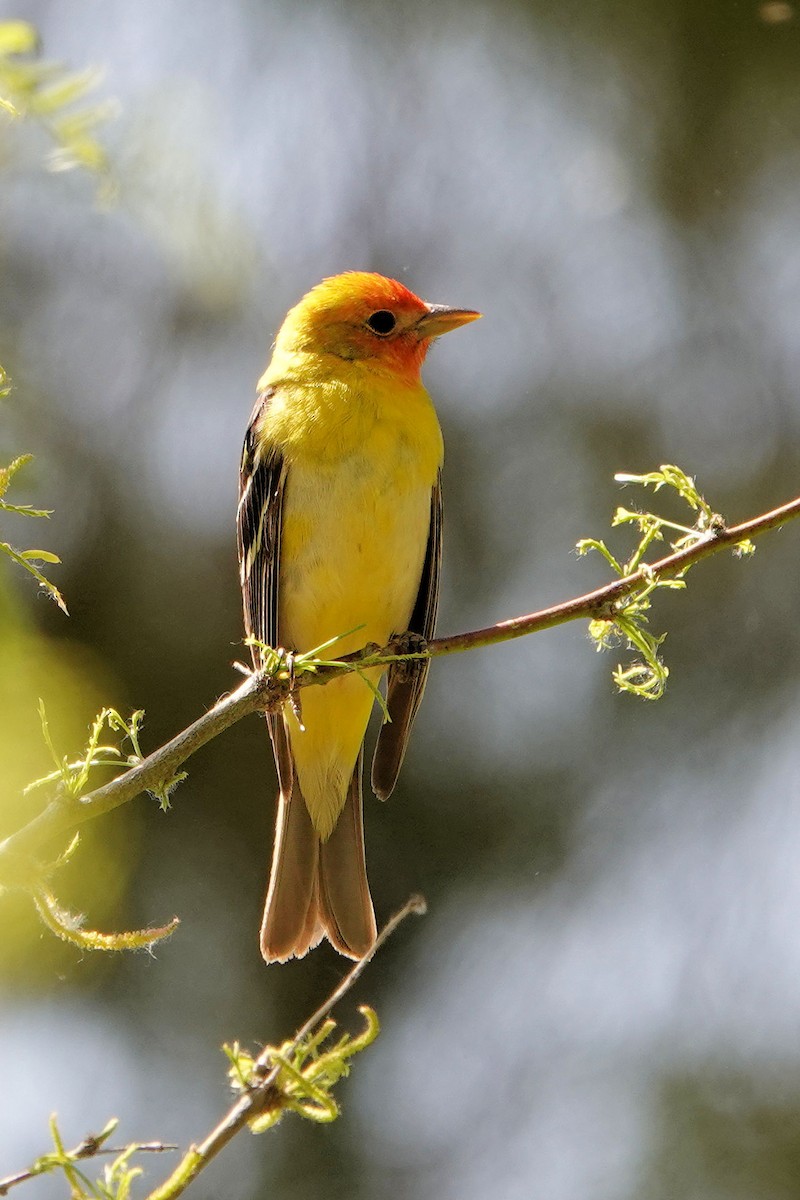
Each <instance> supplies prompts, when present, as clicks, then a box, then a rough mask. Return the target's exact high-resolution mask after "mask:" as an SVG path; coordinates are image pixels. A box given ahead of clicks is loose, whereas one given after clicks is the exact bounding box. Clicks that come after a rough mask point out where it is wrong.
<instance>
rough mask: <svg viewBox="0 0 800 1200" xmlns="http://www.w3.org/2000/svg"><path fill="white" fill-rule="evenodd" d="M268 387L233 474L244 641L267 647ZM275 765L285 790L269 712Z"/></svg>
mask: <svg viewBox="0 0 800 1200" xmlns="http://www.w3.org/2000/svg"><path fill="white" fill-rule="evenodd" d="M273 395H274V389H272V388H268V389H267V390H266V391H264V392H262V393H261V394H260V396H259V397H258V399H257V400H256V404H255V408H254V409H253V412H252V414H251V417H250V422H249V424H248V426H247V433H246V434H245V438H244V449H243V451H242V464H241V468H240V471H239V507H238V510H237V514H236V533H237V545H238V550H239V578H240V581H241V585H242V601H243V604H244V626H245V630H246V632H247V634H248V636H249V637H254V638H258V640H259V641H260V642H264V644H265V645H267V646H273V647H278V646H279V645H280V631H279V629H278V579H279V574H280V552H281V508H282V504H283V491H284V484H285V477H286V472H285V468H284V464H283V458H282V456H281V454H280V451H279V450H277V448H274V447H270V446H269V445H268V444H266V445H265V444H264V442H263V440H262V439H261V438H259V436H258V429H259V425H260V423H261V420H262V418H263V416H264V414H265V412H266V411H267V409H268V408H269V405H270V402H271V400H272V397H273ZM252 656H253V664H254V666H256V667H259V666H260V665H261V655H260V651H259V649H258V647H256V646H254V647H252ZM267 724H268V725H269V732H270V737H271V738H272V745H273V749H274V751H275V762H276V764H277V768H278V778H279V781H280V785H281V789H282V790H288V791H290V790H291V784H292V764H291V758H290V756H289V747H288V743H287V739H286V736H285V734H284V731H283V722H282V720H281V718H280V717H279V716H277V715H275V714H268V715H267Z"/></svg>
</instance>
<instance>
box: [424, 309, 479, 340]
mask: <svg viewBox="0 0 800 1200" xmlns="http://www.w3.org/2000/svg"><path fill="white" fill-rule="evenodd" d="M482 315H483V314H482V313H479V312H474V311H473V310H472V309H471V308H448V307H447V305H446V304H429V305H428V311H427V312H426V313H425V314H424V316H422V317H420V319H419V320H418V321H417V323H416V326H415V328H416V331H417V333H418V334H419V336H420V338H435V337H439V336H440V335H441V334H443V333H449V332H450V330H451V329H458V327H459V326H460V325H468V324H469V322H470V321H477V320H478V318H479V317H481V316H482Z"/></svg>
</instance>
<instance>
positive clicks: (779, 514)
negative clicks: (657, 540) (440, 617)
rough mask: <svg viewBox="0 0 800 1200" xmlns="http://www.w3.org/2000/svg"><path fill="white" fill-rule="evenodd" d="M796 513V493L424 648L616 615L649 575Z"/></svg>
mask: <svg viewBox="0 0 800 1200" xmlns="http://www.w3.org/2000/svg"><path fill="white" fill-rule="evenodd" d="M795 517H800V496H798V497H797V498H796V499H795V500H790V501H789V503H788V504H783V505H781V507H780V508H774V509H772V511H771V512H767V513H762V515H761V516H760V517H754V518H753V519H752V520H751V521H745V522H744V523H743V524H741V525H733V526H730V527H728V526H724V525H723V526H720V527H719V528H716V527H715V528H714V529H711V530H709V531H708V533H706V534H704V535H703V536H702V537H701V538H700V539H699V540H698V541H696V542H694V543H693V544H692V545H691V546H689V547H688V548H687V549H685V550H677V551H675V553H674V554H668V555H666V556H665V557H664V558H660V559H658V561H657V562H654V563H650V564H649V565H647V566H643V567H640V568H639V570H638V571H634V573H633V574H632V575H625V576H623V577H622V578H621V579H615V580H614V582H613V583H608V584H606V585H605V586H604V587H600V588H596V589H595V590H594V591H593V592H587V593H586V595H585V596H578V597H577V598H576V599H575V600H567V601H566V602H565V603H563V604H556V605H554V606H553V607H552V608H543V609H541V610H540V611H539V612H535V613H530V614H529V615H528V616H525V617H512V618H511V620H510V621H500V622H499V623H498V624H497V625H489V626H487V627H486V628H485V629H475V630H473V631H472V632H470V633H456V634H454V635H453V636H452V637H444V638H436V639H435V641H432V642H429V643H428V651H429V653H430V654H431V655H437V656H438V655H442V654H457V653H459V652H460V651H462V650H475V649H477V648H478V647H480V646H492V645H495V644H496V643H497V642H510V641H511V640H512V639H513V638H518V637H525V636H526V635H527V634H529V633H539V632H540V630H542V629H552V628H553V627H554V626H556V625H564V624H565V623H566V622H567V621H578V620H582V619H588V620H594V619H596V618H600V617H603V616H608V617H609V618H611V617H613V615H614V614H613V605H615V604H617V603H618V602H619V601H620V600H624V599H625V597H626V596H629V595H630V594H631V592H634V591H636V589H637V587H641V586H642V584H644V583H646V582H648V581H649V580H651V579H654V578H658V579H675V578H677V577H678V576H679V575H682V574H683V573H684V572H685V571H686V570H688V568H689V567H691V566H694V564H695V563H696V562H700V560H701V559H704V558H710V557H711V555H712V554H718V553H719V552H720V551H721V550H725V549H726V548H729V549H732V548H735V547H736V546H738V545H739V543H740V542H745V541H747V540H748V538H755V537H758V536H759V535H760V534H762V533H768V532H769V531H770V530H771V529H779V528H780V527H781V526H782V525H786V524H787V523H788V522H789V521H791V520H792V519H793V518H795Z"/></svg>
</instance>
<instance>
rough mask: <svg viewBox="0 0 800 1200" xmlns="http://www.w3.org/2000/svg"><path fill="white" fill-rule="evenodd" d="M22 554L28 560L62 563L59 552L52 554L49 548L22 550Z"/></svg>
mask: <svg viewBox="0 0 800 1200" xmlns="http://www.w3.org/2000/svg"><path fill="white" fill-rule="evenodd" d="M20 554H21V555H22V557H23V558H24V559H26V560H27V561H28V562H30V561H36V562H45V563H60V562H61V559H60V558H59V557H58V555H57V554H52V553H51V551H49V550H20Z"/></svg>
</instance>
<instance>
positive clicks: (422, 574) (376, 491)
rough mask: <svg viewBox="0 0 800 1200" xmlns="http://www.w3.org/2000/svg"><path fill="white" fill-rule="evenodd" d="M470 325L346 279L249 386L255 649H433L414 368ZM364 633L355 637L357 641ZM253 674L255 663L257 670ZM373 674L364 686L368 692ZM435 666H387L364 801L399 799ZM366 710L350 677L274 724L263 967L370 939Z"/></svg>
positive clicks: (430, 446)
mask: <svg viewBox="0 0 800 1200" xmlns="http://www.w3.org/2000/svg"><path fill="white" fill-rule="evenodd" d="M479 316H480V313H477V312H473V311H471V310H469V309H463V308H448V307H446V306H444V305H438V304H426V303H425V302H424V301H423V300H420V299H419V297H417V296H415V295H414V294H413V292H410V291H409V290H408V288H406V287H404V286H403V284H401V283H397V282H396V281H395V280H393V279H386V278H384V277H383V276H382V275H374V274H370V273H367V272H361V271H351V272H347V273H346V274H344V275H336V276H334V277H333V278H330V279H325V280H323V282H322V283H320V284H318V285H317V287H315V288H313V289H312V291H310V292H309V293H308V294H307V295H306V296H304V297H303V299H302V300H301V301H300V302H299V304H297V305H295V307H294V308H292V309H291V310H290V311H289V313H288V315H287V317H286V319H285V320H284V322H283V325H282V326H281V328H280V331H279V333H278V336H277V339H276V341H275V348H274V352H273V356H272V361H271V362H270V365H269V367H268V368H267V370H266V372H265V373H264V375H263V376H262V378H261V379H260V380H259V383H258V399H257V401H256V405H255V408H254V409H253V413H252V416H251V418H250V424H249V426H248V429H247V434H246V436H245V443H244V452H243V456H242V466H241V476H240V499H239V509H238V520H237V528H238V547H239V564H240V573H241V584H242V595H243V600H244V620H245V627H246V630H247V633H248V635H250V636H252V637H254V638H257V639H258V640H259V641H261V642H264V643H265V644H267V645H269V646H274V647H277V646H282V647H284V648H286V649H290V650H293V651H295V652H298V653H302V652H305V651H309V650H312V649H314V647H316V646H320V645H322V644H323V643H325V642H327V641H329V639H331V638H336V637H338V636H339V635H342V634H348V636H346V637H343V638H341V639H340V640H339V641H338V642H337V643H336V645H335V647H334V648H333V649H332V651H331V653H333V654H335V655H336V656H337V657H338V656H341V655H345V654H348V653H350V652H351V651H353V650H358V649H359V648H360V647H361V646H363V645H365V644H366V643H367V642H377V643H378V644H379V645H384V644H385V643H386V642H388V641H389V639H390V638H391V637H392V636H393V635H396V634H402V633H405V632H410V633H416V634H418V635H421V636H422V637H424V638H430V637H431V636H432V634H433V627H434V621H435V619H436V608H437V597H438V583H439V563H440V558H441V528H442V501H441V486H440V481H441V467H442V456H443V446H442V434H441V430H440V428H439V422H438V420H437V417H436V413H435V411H434V408H433V404H432V402H431V399H430V396H429V395H428V393H427V392H426V391H425V388H424V387H423V385H422V382H421V379H420V368H421V366H422V362H423V360H424V358H425V355H426V353H427V351H428V348H429V347H430V344H431V340H432V339H433V338H436V337H438V336H439V335H440V334H443V333H447V332H448V330H451V329H457V328H458V327H459V326H460V325H464V324H466V323H467V322H468V321H474V320H475V319H476V318H477V317H479ZM352 630H357V631H356V632H350V631H352ZM253 659H254V663H255V665H256V666H258V665H259V664H260V657H259V653H258V652H257V651H254V654H253ZM383 670H384V669H383V668H373V669H372V670H371V671H370V672H369V674H370V677H371V679H372V682H373V683H375V684H377V682H378V680H379V679H380V677H381V675H382V674H383ZM427 672H428V663H427V662H426V661H424V660H416V661H413V662H411V663H403V664H395V665H393V666H391V667H390V669H389V672H388V681H387V706H388V712H389V715H390V718H391V721H390V723H386V724H384V725H383V726H382V728H381V731H380V734H379V736H378V741H377V746H376V749H375V756H374V759H373V763H372V788H373V791H374V792H375V793H376V795H377V796H379V797H380V798H381V799H386V797H387V796H389V794H390V793H391V791H392V789H393V787H394V785H395V782H396V780H397V775H398V772H399V770H400V765H401V763H402V761H403V756H404V754H405V750H406V744H407V742H408V737H409V734H410V732H411V725H412V723H413V720H414V717H415V716H416V712H417V709H418V708H419V704H420V701H421V699H422V692H423V689H424V687H425V679H426V676H427ZM372 705H373V695H372V692H371V690H370V688H369V687H368V686H367V685H366V683H365V682H364V680H363V679H361V678H359V677H358V676H357V675H355V674H351V675H347V676H344V677H342V678H339V679H336V680H333V681H332V682H331V683H329V684H326V685H325V686H324V687H309V688H306V689H304V691H303V693H302V724H301V723H300V722H299V721H298V719H297V716H296V715H295V713H294V712H293V711H292V710H291V708H290V707H289V706H288V705H287V706H286V707H285V708H284V711H283V712H282V713H281V714H276V715H270V716H268V718H267V720H268V725H269V732H270V737H271V739H272V748H273V752H274V755H275V763H276V766H277V771H278V782H279V787H280V793H279V796H278V802H277V816H276V826H275V844H274V850H273V856H272V870H271V873H270V881H269V889H268V892H267V900H266V907H265V911H264V920H263V924H262V927H261V952H262V954H263V956H264V958H265V959H266V960H267V962H272V961H275V960H279V961H283V960H285V959H287V958H291V957H292V956H295V955H296V956H298V957H299V956H301V955H303V954H305V953H306V951H307V950H309V949H310V948H311V947H312V946H315V945H316V944H317V943H318V942H319V941H320V939H321V938H322V937H327V938H328V940H329V941H330V942H331V943H332V944H333V945H334V946H335V947H336V949H337V950H339V951H340V953H342V954H345V955H348V956H349V957H351V958H360V957H361V956H362V955H363V954H365V953H366V951H367V950H368V949H369V947H370V946H371V945H372V943H373V942H374V940H375V936H376V927H375V915H374V912H373V908H372V899H371V896H370V892H369V885H368V883H367V872H366V862H365V858H364V831H363V821H362V802H361V772H362V761H363V742H364V735H365V733H366V729H367V724H368V722H369V718H370V713H371V711H372Z"/></svg>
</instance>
